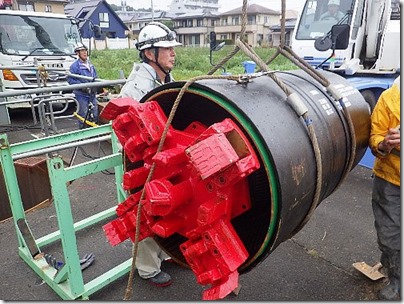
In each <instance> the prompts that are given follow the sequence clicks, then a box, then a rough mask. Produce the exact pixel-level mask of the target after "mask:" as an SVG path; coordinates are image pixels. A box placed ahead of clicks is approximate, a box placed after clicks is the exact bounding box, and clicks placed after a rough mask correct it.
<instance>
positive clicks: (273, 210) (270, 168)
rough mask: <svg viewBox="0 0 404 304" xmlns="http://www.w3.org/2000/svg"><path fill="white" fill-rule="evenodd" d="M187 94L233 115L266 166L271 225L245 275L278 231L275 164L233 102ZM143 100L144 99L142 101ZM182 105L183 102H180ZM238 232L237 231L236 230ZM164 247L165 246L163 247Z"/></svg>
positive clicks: (202, 93)
mask: <svg viewBox="0 0 404 304" xmlns="http://www.w3.org/2000/svg"><path fill="white" fill-rule="evenodd" d="M180 89H181V88H169V89H165V90H164V91H163V92H164V93H169V92H170V93H171V92H175V93H177V92H179V91H180ZM161 93H162V91H159V92H156V94H153V95H151V96H148V98H146V101H147V100H153V99H154V98H156V97H157V96H159V95H161ZM186 93H187V94H195V95H198V96H201V97H202V98H204V99H207V100H209V101H211V102H213V103H215V104H216V105H218V106H219V107H220V108H222V109H224V110H225V111H226V112H227V113H229V114H230V115H231V118H232V119H233V120H234V121H236V122H237V123H238V124H239V125H240V126H242V129H243V131H245V133H247V135H248V136H249V137H250V138H251V139H252V140H253V142H252V144H253V145H254V146H255V148H256V149H257V151H258V154H259V156H260V160H261V162H262V165H263V166H264V169H265V172H266V175H267V177H268V183H269V191H270V200H271V206H270V216H269V219H268V220H269V225H268V230H267V233H266V235H265V238H264V240H263V242H262V243H261V245H260V248H259V249H258V250H257V251H256V252H255V253H254V256H251V257H248V259H247V260H246V262H245V263H244V264H243V265H241V266H240V268H239V271H240V272H241V273H243V272H244V271H243V270H245V271H248V270H246V269H248V268H249V266H250V265H251V264H253V263H254V262H256V260H257V259H258V258H259V257H260V256H261V255H262V254H263V253H266V252H269V251H270V250H269V249H270V248H268V247H269V246H271V244H272V241H273V237H274V233H275V231H276V227H277V221H278V218H279V216H278V211H279V189H278V185H277V182H276V180H277V178H276V174H275V171H276V170H275V167H274V164H273V163H272V162H271V159H270V155H269V151H268V149H267V145H266V143H265V141H264V140H263V139H262V137H261V136H260V134H259V132H258V130H257V129H256V128H255V127H253V125H254V124H253V122H252V121H251V120H250V119H249V118H248V117H247V116H245V115H244V114H243V113H241V112H240V111H239V110H238V109H237V107H236V106H235V105H233V104H232V103H231V102H228V101H226V100H225V99H224V98H221V97H220V96H218V95H216V94H214V93H213V92H209V91H207V90H204V89H203V88H200V87H192V86H190V87H189V88H188V89H187V91H186ZM142 100H143V99H142ZM180 103H181V101H180ZM236 231H237V229H236ZM162 247H164V245H163V246H162Z"/></svg>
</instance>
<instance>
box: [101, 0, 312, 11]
mask: <svg viewBox="0 0 404 304" xmlns="http://www.w3.org/2000/svg"><path fill="white" fill-rule="evenodd" d="M107 2H108V3H109V4H115V5H119V6H120V5H121V0H107ZM152 2H153V6H154V9H156V10H157V9H160V10H167V8H168V7H169V5H170V4H171V0H126V5H128V6H131V7H133V8H150V7H151V3H152ZM304 2H305V0H286V9H293V10H298V11H299V10H300V9H301V8H302V7H303V5H304ZM253 3H255V4H259V5H262V6H265V7H267V8H270V9H274V10H280V9H281V3H282V2H281V0H249V1H248V4H253ZM219 5H220V9H219V11H220V12H226V11H229V10H232V9H234V8H237V7H241V6H243V0H219Z"/></svg>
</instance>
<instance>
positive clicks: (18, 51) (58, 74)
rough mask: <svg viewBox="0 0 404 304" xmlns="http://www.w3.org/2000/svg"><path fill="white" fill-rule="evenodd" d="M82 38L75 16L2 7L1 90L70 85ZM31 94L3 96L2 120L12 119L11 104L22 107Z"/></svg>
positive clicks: (0, 114)
mask: <svg viewBox="0 0 404 304" xmlns="http://www.w3.org/2000/svg"><path fill="white" fill-rule="evenodd" d="M78 42H81V36H80V32H79V29H78V26H77V21H76V20H75V19H74V18H72V17H69V16H66V15H63V14H52V13H40V12H28V11H15V10H0V68H1V71H0V91H2V92H10V91H12V90H15V91H17V90H25V89H32V88H36V87H43V86H60V85H66V84H67V82H66V78H67V76H66V72H67V71H69V68H70V65H71V64H72V63H73V62H74V60H75V57H74V46H75V45H76V44H77V43H78ZM31 98H32V96H24V95H20V96H18V97H7V98H6V99H4V98H0V122H3V123H4V122H7V120H9V119H8V107H19V106H20V105H21V104H24V101H27V100H30V99H31ZM25 104H27V103H26V102H25Z"/></svg>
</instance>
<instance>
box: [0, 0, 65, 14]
mask: <svg viewBox="0 0 404 304" xmlns="http://www.w3.org/2000/svg"><path fill="white" fill-rule="evenodd" d="M69 2H70V1H69V0H46V1H41V0H36V1H28V0H2V1H0V3H1V4H0V9H12V10H20V11H34V12H47V13H58V14H63V13H64V7H65V5H66V4H68V3H69Z"/></svg>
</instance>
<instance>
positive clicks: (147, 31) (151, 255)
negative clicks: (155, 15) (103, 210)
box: [119, 22, 181, 286]
mask: <svg viewBox="0 0 404 304" xmlns="http://www.w3.org/2000/svg"><path fill="white" fill-rule="evenodd" d="M178 45H181V43H179V42H177V41H176V35H175V32H173V31H171V30H170V29H169V28H168V27H167V26H165V25H164V24H162V23H160V22H150V23H149V24H148V25H146V26H145V27H144V28H143V29H142V30H141V31H140V33H139V39H138V42H137V44H136V48H137V49H138V50H139V57H140V59H141V61H142V62H141V63H135V64H134V66H133V70H132V72H131V74H130V75H129V77H128V79H127V81H126V83H125V85H124V86H123V87H122V89H121V92H120V93H119V96H120V97H132V98H134V99H136V100H140V99H141V98H142V97H143V96H144V95H145V94H146V93H148V92H149V91H151V90H152V89H154V88H156V87H158V86H160V85H162V84H164V83H168V82H171V81H173V78H172V76H171V73H170V72H171V70H172V68H173V66H174V64H175V55H176V54H175V51H174V47H176V46H178ZM168 258H169V256H168V255H167V254H166V253H165V252H164V251H163V250H162V249H161V248H160V247H159V246H158V244H157V243H156V242H155V241H154V239H153V238H150V237H149V238H146V239H144V240H142V241H140V242H139V244H138V252H137V256H136V268H137V270H138V273H139V276H140V277H141V278H143V279H147V280H149V281H150V282H151V283H153V284H154V285H157V286H168V285H170V284H171V276H170V275H169V274H168V273H166V272H164V271H161V269H160V266H161V262H162V261H164V260H166V259H168Z"/></svg>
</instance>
